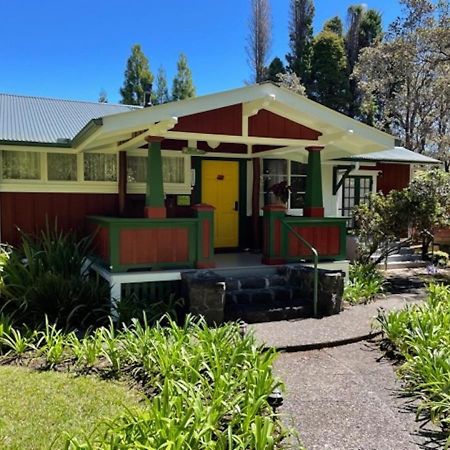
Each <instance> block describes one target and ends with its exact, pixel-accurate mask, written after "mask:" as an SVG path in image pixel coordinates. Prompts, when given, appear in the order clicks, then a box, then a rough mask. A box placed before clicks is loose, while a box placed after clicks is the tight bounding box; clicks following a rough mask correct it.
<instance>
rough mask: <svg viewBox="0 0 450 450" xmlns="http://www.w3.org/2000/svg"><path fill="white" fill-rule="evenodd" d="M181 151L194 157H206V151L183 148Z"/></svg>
mask: <svg viewBox="0 0 450 450" xmlns="http://www.w3.org/2000/svg"><path fill="white" fill-rule="evenodd" d="M181 151H182V153H184V154H185V155H193V156H200V155H204V154H205V153H206V151H205V150H200V149H198V148H196V147H183V148H182V149H181Z"/></svg>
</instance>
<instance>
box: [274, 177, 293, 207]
mask: <svg viewBox="0 0 450 450" xmlns="http://www.w3.org/2000/svg"><path fill="white" fill-rule="evenodd" d="M269 192H272V193H273V195H274V196H275V198H276V199H277V200H278V202H279V203H280V204H283V205H286V203H287V201H288V199H289V194H290V192H291V187H290V186H288V184H287V182H286V181H280V182H279V183H276V184H274V185H273V186H272V187H271V188H269Z"/></svg>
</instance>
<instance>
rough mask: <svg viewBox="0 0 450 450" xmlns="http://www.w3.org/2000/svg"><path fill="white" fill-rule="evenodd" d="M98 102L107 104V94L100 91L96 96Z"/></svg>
mask: <svg viewBox="0 0 450 450" xmlns="http://www.w3.org/2000/svg"><path fill="white" fill-rule="evenodd" d="M98 102H99V103H108V93H107V92H106V91H105V90H104V89H102V90H101V91H100V93H99V94H98Z"/></svg>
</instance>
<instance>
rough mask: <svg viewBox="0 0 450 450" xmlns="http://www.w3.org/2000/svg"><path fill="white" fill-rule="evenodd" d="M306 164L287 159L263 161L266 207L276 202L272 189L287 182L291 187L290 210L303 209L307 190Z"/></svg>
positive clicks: (263, 189) (263, 195) (263, 190)
mask: <svg viewBox="0 0 450 450" xmlns="http://www.w3.org/2000/svg"><path fill="white" fill-rule="evenodd" d="M306 168H307V165H306V164H302V163H299V162H296V161H288V160H286V159H265V160H263V175H262V189H261V191H262V194H261V195H262V197H263V203H264V205H267V204H269V203H273V202H274V197H273V193H272V192H270V188H271V187H272V186H273V185H274V184H277V183H280V182H282V181H286V182H287V184H288V185H289V186H291V195H290V196H289V201H288V208H289V209H302V208H303V206H304V201H305V190H306Z"/></svg>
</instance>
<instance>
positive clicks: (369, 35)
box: [358, 9, 383, 52]
mask: <svg viewBox="0 0 450 450" xmlns="http://www.w3.org/2000/svg"><path fill="white" fill-rule="evenodd" d="M381 22H382V20H381V13H380V12H379V11H377V10H375V9H368V10H367V11H365V13H364V14H363V16H362V18H361V22H360V25H359V36H358V43H359V52H360V51H361V49H363V48H365V47H369V46H371V45H374V44H375V43H376V42H378V41H379V40H381V37H382V34H383V28H382V23H381Z"/></svg>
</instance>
